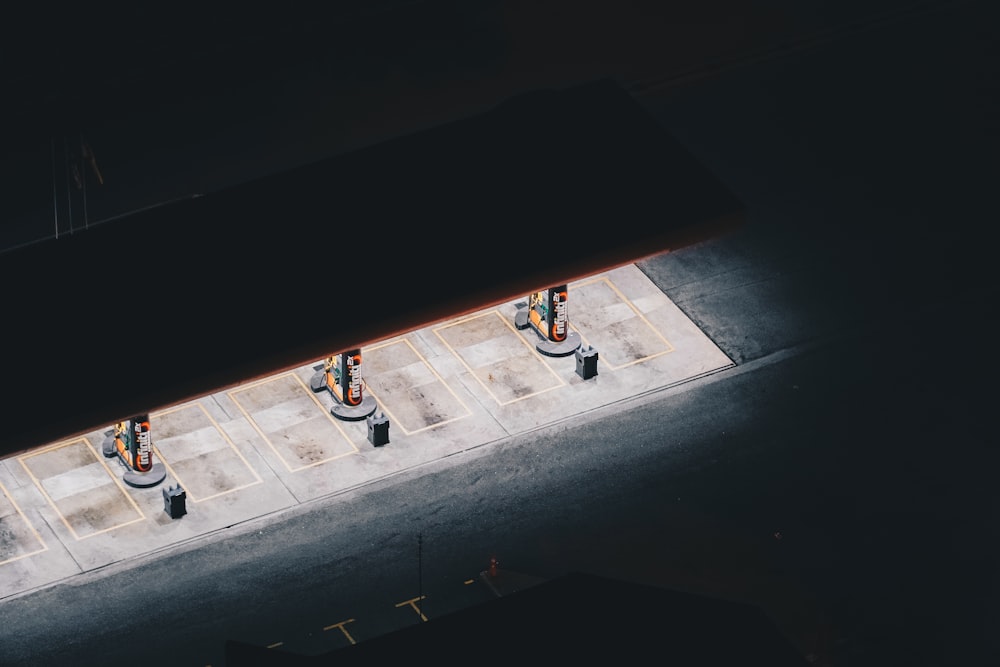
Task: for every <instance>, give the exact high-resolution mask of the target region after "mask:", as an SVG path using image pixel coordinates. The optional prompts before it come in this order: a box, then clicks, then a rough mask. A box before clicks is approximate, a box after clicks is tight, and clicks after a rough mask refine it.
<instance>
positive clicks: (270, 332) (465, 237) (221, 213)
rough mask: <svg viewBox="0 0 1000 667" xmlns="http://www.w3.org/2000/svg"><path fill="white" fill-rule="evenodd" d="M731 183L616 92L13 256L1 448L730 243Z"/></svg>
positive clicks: (456, 128) (260, 184) (467, 128)
mask: <svg viewBox="0 0 1000 667" xmlns="http://www.w3.org/2000/svg"><path fill="white" fill-rule="evenodd" d="M742 220H743V207H742V205H741V204H740V202H739V201H738V200H737V198H736V197H735V196H734V195H733V194H732V193H730V192H729V191H728V190H727V189H726V188H725V187H724V186H723V185H722V184H721V183H720V182H719V180H718V179H717V178H716V177H715V176H714V175H713V174H712V173H711V172H710V171H709V170H708V169H707V168H706V167H705V166H704V165H703V164H701V163H700V162H699V161H698V160H696V159H695V158H694V157H693V156H692V155H691V154H690V153H689V152H688V151H687V150H686V149H685V148H684V147H682V146H681V144H680V143H678V142H677V141H676V140H675V139H674V138H673V137H671V136H670V134H669V133H668V132H667V131H666V130H665V129H664V128H663V127H662V126H660V125H659V124H658V123H657V122H656V121H655V119H654V118H653V117H652V116H651V115H649V114H648V112H646V110H645V109H643V108H642V107H641V106H640V105H639V104H638V103H637V102H636V101H635V100H634V99H633V98H632V97H631V96H630V95H629V94H628V93H627V92H626V91H625V90H624V89H623V88H621V87H620V86H619V85H618V84H617V83H616V82H614V81H612V80H599V81H595V82H592V83H587V84H582V85H578V86H575V87H570V88H566V89H559V90H539V91H535V92H530V93H526V94H523V95H519V96H516V97H513V98H511V99H509V100H507V101H505V102H503V103H501V104H499V105H497V106H496V107H495V108H493V109H491V110H490V111H488V112H486V113H483V114H481V115H478V116H475V117H472V118H466V119H462V120H458V121H455V122H452V123H449V124H446V125H442V126H439V127H436V128H433V129H430V130H427V131H423V132H420V133H416V134H413V135H410V136H405V137H401V138H397V139H392V140H390V141H386V142H384V143H382V144H378V145H375V146H372V147H368V148H364V149H361V150H357V151H354V152H350V153H345V154H342V155H338V156H335V157H331V158H329V159H326V160H323V161H320V162H316V163H313V164H309V165H306V166H302V167H299V168H296V169H292V170H289V171H287V172H283V173H280V174H277V175H273V176H267V177H264V178H261V179H258V180H255V181H251V182H247V183H244V184H242V185H239V186H235V187H231V188H228V189H225V190H220V191H217V192H214V193H210V194H206V195H204V196H201V197H197V198H193V199H189V200H182V201H178V202H174V203H171V204H167V205H163V206H160V207H157V208H152V209H148V210H144V211H141V212H137V213H134V214H132V215H129V216H126V217H124V218H120V219H117V220H114V221H110V222H107V223H102V224H100V225H97V226H94V227H91V228H90V229H89V230H86V231H84V232H79V233H75V234H72V235H64V236H62V237H60V238H58V239H52V240H49V241H44V242H40V243H36V244H33V245H29V246H25V247H23V248H19V249H17V250H14V251H10V252H7V253H3V254H0V278H2V281H3V282H2V284H3V285H4V289H5V299H4V301H5V312H4V322H5V327H4V342H5V346H4V347H5V354H6V357H7V358H6V359H5V363H4V371H3V373H2V374H0V377H2V379H3V383H4V387H3V390H4V391H3V396H4V401H5V405H4V414H5V415H6V416H7V420H6V423H5V424H4V425H3V426H4V433H3V437H2V438H0V447H2V450H0V455H4V454H9V453H13V452H17V451H20V450H23V449H26V448H30V447H33V446H37V445H41V444H46V443H49V442H52V441H55V440H57V439H61V438H65V437H73V436H76V435H79V434H82V433H86V432H90V431H92V430H97V429H100V428H104V427H106V426H107V425H109V424H114V423H117V422H119V421H122V420H125V419H128V418H130V417H131V416H132V415H135V414H140V413H148V412H152V411H156V410H160V409H164V408H166V407H170V406H173V405H176V404H178V403H181V402H185V401H188V400H192V399H194V398H197V397H199V396H204V395H207V394H210V393H214V392H216V391H220V390H223V389H226V388H229V387H232V386H235V385H237V384H240V383H243V382H246V381H249V380H252V379H255V378H259V377H263V376H267V375H270V374H273V373H277V372H283V371H286V370H291V369H293V368H298V367H301V366H304V365H307V364H310V363H313V362H315V361H316V360H320V359H324V358H326V357H328V356H329V355H331V354H335V353H337V352H339V351H341V350H344V349H348V348H355V347H360V346H363V345H365V344H369V343H373V342H376V341H379V340H382V339H385V338H388V337H390V336H393V335H397V334H400V333H404V332H407V331H412V330H414V329H417V328H421V327H423V326H427V325H430V324H433V323H436V322H439V321H442V320H444V319H447V318H451V317H455V316H458V315H461V314H464V313H468V312H471V311H475V310H478V309H482V308H486V307H490V306H493V305H497V304H499V303H503V302H506V301H510V300H513V299H518V298H523V297H524V295H526V294H529V293H531V292H534V291H537V290H539V289H545V288H547V287H550V286H552V285H556V284H564V283H567V282H570V281H572V280H576V279H579V278H583V277H586V276H588V275H592V274H595V273H599V272H601V271H605V270H608V269H611V268H614V267H617V266H621V265H623V264H627V263H630V262H633V261H636V260H639V259H642V258H645V257H648V256H651V255H654V254H659V253H662V252H665V251H668V250H671V249H676V248H678V247H681V246H684V245H687V244H690V243H693V242H696V241H699V240H704V239H707V238H711V237H713V236H716V235H718V234H720V233H722V232H724V231H726V230H728V229H731V228H733V227H734V226H736V225H738V224H740V223H741V222H742Z"/></svg>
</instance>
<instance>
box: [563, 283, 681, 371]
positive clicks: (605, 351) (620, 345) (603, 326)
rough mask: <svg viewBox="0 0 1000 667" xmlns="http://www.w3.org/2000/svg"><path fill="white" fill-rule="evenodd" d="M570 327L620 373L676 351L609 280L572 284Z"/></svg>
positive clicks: (604, 362) (606, 365)
mask: <svg viewBox="0 0 1000 667" xmlns="http://www.w3.org/2000/svg"><path fill="white" fill-rule="evenodd" d="M570 288H571V289H572V294H573V301H572V302H571V303H572V304H573V310H572V312H571V313H570V325H571V326H572V327H573V329H575V330H576V331H577V332H578V333H579V334H580V338H581V339H582V340H583V342H584V344H586V345H593V346H594V347H595V348H596V349H597V351H598V353H599V354H600V355H601V364H602V365H603V366H605V367H607V368H609V369H610V370H617V369H619V368H624V367H626V366H631V365H633V364H638V363H641V362H643V361H648V360H650V359H654V358H656V357H659V356H662V355H664V354H669V353H671V352H673V351H674V346H673V345H672V344H671V343H670V341H669V340H667V339H666V338H665V337H664V336H663V334H662V333H660V331H659V330H657V328H656V327H654V326H653V325H652V324H651V323H650V322H649V320H647V319H646V317H645V316H644V315H643V314H642V313H641V312H640V311H639V309H638V308H636V307H635V304H633V303H632V301H631V300H630V299H629V298H628V297H626V296H625V295H624V294H623V293H622V292H621V290H619V289H618V287H616V286H615V284H614V283H613V282H611V280H610V279H609V278H607V277H600V278H594V279H590V280H586V281H583V282H581V283H579V284H574V285H571V286H570Z"/></svg>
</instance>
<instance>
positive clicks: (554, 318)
mask: <svg viewBox="0 0 1000 667" xmlns="http://www.w3.org/2000/svg"><path fill="white" fill-rule="evenodd" d="M568 306H569V290H568V286H567V285H557V286H555V287H550V288H548V289H547V290H541V291H538V292H534V293H532V294H531V295H529V296H528V303H527V304H526V305H522V306H521V307H520V308H519V309H518V311H517V314H516V315H515V317H514V324H515V326H516V327H517V328H518V329H527V328H528V327H531V328H532V329H533V330H534V331H535V333H536V334H538V336H539V338H541V340H540V341H539V342H538V343H537V344H536V345H535V349H536V350H538V351H539V352H541V353H542V354H544V355H547V356H550V357H565V356H568V355H570V354H573V352H574V351H575V350H576V349H577V348H578V347H580V342H581V341H580V334H578V333H577V332H575V331H570V329H569V311H568Z"/></svg>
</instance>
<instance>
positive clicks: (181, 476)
mask: <svg viewBox="0 0 1000 667" xmlns="http://www.w3.org/2000/svg"><path fill="white" fill-rule="evenodd" d="M150 418H151V419H155V423H154V425H153V431H152V433H153V449H154V452H155V453H156V456H157V457H158V458H159V460H160V461H161V462H163V465H164V466H166V468H167V470H168V471H169V472H170V474H171V475H172V476H173V477H174V479H175V480H176V481H177V483H178V484H180V485H181V487H182V488H183V489H184V492H185V493H186V494H187V499H188V500H189V501H191V502H193V503H197V502H202V501H204V500H208V499H210V498H217V497H219V496H222V495H225V494H227V493H233V492H235V491H239V490H240V489H245V488H247V487H249V486H253V485H255V484H260V483H261V482H262V480H261V478H260V476H259V475H257V473H256V472H255V471H254V469H253V468H252V467H251V466H250V463H249V462H248V461H247V460H246V459H245V458H244V457H243V455H242V454H241V453H240V451H239V450H238V449H237V448H236V445H235V444H234V443H233V441H232V440H230V439H229V436H228V435H226V432H225V431H224V430H223V429H222V427H220V426H219V424H218V422H216V421H215V419H213V418H212V415H210V414H209V412H208V410H206V409H205V406H203V405H202V404H201V403H189V404H186V405H183V406H180V407H176V408H172V409H169V410H164V411H162V412H157V413H155V414H153V415H150Z"/></svg>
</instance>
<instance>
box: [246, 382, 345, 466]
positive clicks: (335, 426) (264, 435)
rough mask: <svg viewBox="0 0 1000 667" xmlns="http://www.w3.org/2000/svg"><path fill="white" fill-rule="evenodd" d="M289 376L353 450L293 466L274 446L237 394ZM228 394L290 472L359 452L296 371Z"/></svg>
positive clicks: (253, 383)
mask: <svg viewBox="0 0 1000 667" xmlns="http://www.w3.org/2000/svg"><path fill="white" fill-rule="evenodd" d="M289 377H290V378H292V379H294V380H295V382H297V383H298V384H299V385H300V386H301V387H302V390H303V391H304V392H305V394H306V395H307V396H308V397H309V398H310V400H312V402H313V403H315V404H316V407H318V408H319V409H320V412H322V413H323V415H324V416H325V417H326V418H327V420H329V422H330V423H331V424H333V426H334V428H336V429H337V432H338V433H340V435H341V437H342V438H343V439H344V441H345V442H346V443H347V444H348V445H350V446H351V449H352V451H350V452H344V453H343V454H337V455H336V456H331V457H328V458H325V459H323V460H321V461H314V462H313V463H309V464H306V465H302V466H298V467H295V468H293V467H292V466H291V465H290V464H289V463H288V461H286V460H285V457H284V456H282V455H281V452H279V451H278V448H277V447H275V446H274V443H273V442H271V439H270V438H269V437H267V435H266V434H265V433H264V431H263V430H262V429H261V428H260V425H259V424H257V422H256V421H254V418H253V417H252V416H251V415H250V413H249V412H248V411H247V410H246V408H244V407H243V405H242V404H240V401H239V399H237V398H236V394H238V393H240V392H244V391H248V390H250V389H253V388H254V387H258V386H260V385H263V384H267V383H268V382H276V381H278V380H281V379H284V378H289ZM228 395H229V397H230V398H231V399H232V400H233V403H235V404H236V407H237V408H239V410H240V412H242V413H243V416H244V417H246V419H247V421H248V422H250V425H251V426H252V427H253V429H254V430H255V431H257V434H258V435H259V436H260V437H261V439H262V440H263V441H264V442H266V443H267V446H268V447H270V448H271V451H272V452H274V455H275V456H277V457H278V460H279V461H281V462H282V464H284V466H285V468H286V469H287V470H288V472H299V471H301V470H305V469H307V468H314V467H316V466H318V465H323V464H324V463H329V462H330V461H335V460H337V459H341V458H343V457H345V456H353V455H354V454H357V453H358V452H359V451H360V450H359V449H358V448H357V445H355V444H354V442H353V441H352V440H351V438H350V436H348V435H347V433H346V432H345V431H344V429H343V428H342V427H341V426H340V424H339V423H337V419H336V418H335V417H334V416H333V415H331V414H330V410H329V409H328V408H327V407H326V406H325V405H323V403H322V402H321V401H320V400H319V399H318V398H316V396H315V394H314V393H313V391H312V389H311V388H310V387H307V386H306V383H305V382H303V381H302V378H300V377H299V376H298V375H296V374H295V373H282V374H280V375H275V376H272V377H269V378H264V379H262V380H258V381H256V382H252V383H250V384H248V385H245V386H242V387H240V388H239V389H234V390H232V391H230V392H228Z"/></svg>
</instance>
